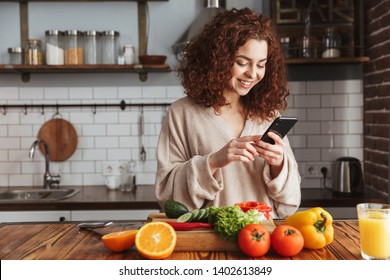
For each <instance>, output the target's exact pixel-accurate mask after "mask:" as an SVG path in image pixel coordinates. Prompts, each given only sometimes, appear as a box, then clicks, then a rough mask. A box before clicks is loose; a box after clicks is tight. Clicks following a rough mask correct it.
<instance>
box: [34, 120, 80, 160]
mask: <svg viewBox="0 0 390 280" xmlns="http://www.w3.org/2000/svg"><path fill="white" fill-rule="evenodd" d="M38 139H40V140H44V141H45V142H46V143H47V145H48V147H49V159H50V160H51V161H64V160H67V159H68V158H69V157H70V156H72V155H73V153H74V152H75V150H76V147H77V133H76V129H75V128H74V126H73V125H72V124H71V123H70V122H68V121H67V120H64V119H60V118H53V119H51V120H49V121H47V122H45V123H44V124H43V125H42V127H41V128H40V130H39V132H38ZM39 149H40V150H41V152H42V154H45V151H44V147H43V146H42V145H40V146H39Z"/></svg>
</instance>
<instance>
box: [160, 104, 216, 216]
mask: <svg viewBox="0 0 390 280" xmlns="http://www.w3.org/2000/svg"><path fill="white" fill-rule="evenodd" d="M190 129H191V128H190V127H189V125H188V124H187V123H186V118H185V115H183V114H180V113H178V112H172V110H168V112H167V115H166V118H165V120H164V123H163V126H162V128H161V132H160V136H159V140H158V145H157V164H158V168H157V170H158V172H157V178H156V198H157V200H158V202H159V204H160V206H162V207H163V205H164V203H165V201H166V200H168V199H174V200H177V201H180V202H181V203H183V204H185V205H186V206H187V207H189V208H190V209H193V208H200V207H202V206H203V205H204V204H206V203H207V202H208V201H211V200H214V198H215V196H216V194H217V193H218V192H219V191H221V189H222V188H223V184H222V176H221V173H220V171H217V172H216V173H215V174H211V171H210V168H209V165H208V159H209V156H210V154H206V155H196V153H194V152H193V151H194V150H195V147H193V145H196V144H194V142H195V141H192V139H191V131H190Z"/></svg>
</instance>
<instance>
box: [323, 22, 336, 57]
mask: <svg viewBox="0 0 390 280" xmlns="http://www.w3.org/2000/svg"><path fill="white" fill-rule="evenodd" d="M340 46H341V38H340V34H338V32H337V31H336V29H335V28H333V27H328V28H327V29H326V32H325V36H324V37H323V38H322V57H323V58H332V57H340Z"/></svg>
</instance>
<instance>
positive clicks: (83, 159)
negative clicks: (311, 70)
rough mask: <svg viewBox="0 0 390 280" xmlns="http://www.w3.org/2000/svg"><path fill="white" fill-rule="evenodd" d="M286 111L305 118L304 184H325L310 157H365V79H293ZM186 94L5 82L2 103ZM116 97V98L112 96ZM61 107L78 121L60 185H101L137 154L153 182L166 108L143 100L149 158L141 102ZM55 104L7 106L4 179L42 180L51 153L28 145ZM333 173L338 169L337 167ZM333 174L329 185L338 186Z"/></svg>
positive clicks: (55, 167) (297, 147)
mask: <svg viewBox="0 0 390 280" xmlns="http://www.w3.org/2000/svg"><path fill="white" fill-rule="evenodd" d="M289 88H290V93H291V95H290V96H289V98H288V102H289V107H288V109H287V111H286V112H285V113H284V114H285V115H294V116H297V117H298V118H299V122H298V123H297V125H296V126H295V128H294V129H293V130H292V131H291V132H290V133H289V140H290V143H291V145H292V147H293V149H294V152H295V155H296V158H297V161H298V165H299V167H300V170H301V174H302V187H303V188H305V187H314V188H321V187H322V179H321V178H320V177H316V178H313V177H307V176H306V174H305V167H306V166H307V165H308V164H311V163H316V164H321V163H323V164H331V165H333V163H334V162H335V160H336V159H337V158H338V157H341V156H353V157H357V158H359V159H360V160H362V158H363V90H362V81H361V80H344V81H302V82H300V81H299V82H290V83H289ZM182 96H183V89H182V88H181V86H143V87H142V86H137V87H69V88H68V87H64V88H61V87H47V88H42V87H20V88H16V87H15V88H13V87H0V104H30V103H34V104H55V103H56V102H58V103H61V104H75V103H76V104H77V103H80V104H81V103H92V102H93V103H97V104H104V103H118V104H119V102H120V101H121V100H124V101H126V103H171V102H173V101H175V100H176V99H178V98H180V97H182ZM107 97H109V98H107ZM94 110H95V109H94V108H82V109H80V108H73V107H70V108H60V111H59V113H60V114H61V116H62V117H63V118H64V119H66V120H69V121H70V122H71V123H72V124H73V125H74V126H75V128H76V131H77V134H78V146H77V149H76V151H75V153H74V154H73V155H72V157H70V158H69V159H68V160H66V161H64V162H51V164H50V169H51V172H52V173H53V174H57V173H58V174H60V175H61V185H102V184H104V180H103V179H104V178H103V176H102V163H103V162H104V161H129V160H131V159H133V160H136V168H135V172H136V178H137V184H154V182H155V178H156V169H157V163H156V145H157V141H158V135H159V132H160V129H161V123H162V119H163V117H164V115H165V111H166V108H165V107H164V108H163V107H161V106H153V107H144V118H145V137H144V145H145V149H146V153H147V156H146V161H145V162H142V161H140V157H139V153H140V137H139V127H140V126H139V118H140V111H141V108H139V107H127V108H126V109H125V110H124V111H122V110H120V108H119V107H118V108H116V107H114V108H112V107H110V108H105V107H97V108H96V113H95V112H94ZM54 113H55V109H51V108H46V109H45V110H44V112H42V110H41V109H38V108H34V109H28V110H27V113H26V112H25V110H24V109H23V108H21V109H13V108H9V109H8V110H7V111H4V110H3V109H2V108H0V142H1V145H0V186H2V187H6V186H11V187H12V186H40V185H42V184H43V183H42V181H43V172H44V157H43V156H42V155H41V153H40V152H37V153H35V157H34V159H30V158H29V157H28V151H29V148H30V146H31V144H32V143H33V141H34V140H35V138H36V135H37V134H38V132H39V129H40V127H41V125H42V124H43V123H44V122H45V121H48V120H49V119H51V118H52V117H53V115H54ZM331 174H333V173H332V172H331ZM331 184H332V180H331V178H328V179H327V185H328V186H331Z"/></svg>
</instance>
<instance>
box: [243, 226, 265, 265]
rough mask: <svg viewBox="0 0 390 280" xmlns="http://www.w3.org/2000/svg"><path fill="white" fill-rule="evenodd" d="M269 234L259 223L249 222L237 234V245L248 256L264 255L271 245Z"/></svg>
mask: <svg viewBox="0 0 390 280" xmlns="http://www.w3.org/2000/svg"><path fill="white" fill-rule="evenodd" d="M270 238H271V236H270V233H269V232H268V230H267V229H266V228H265V227H264V226H263V225H260V224H249V225H246V226H245V227H244V228H242V229H241V231H240V233H239V234H238V246H239V247H240V249H241V251H242V252H243V253H244V254H246V255H248V256H250V257H261V256H264V255H265V254H266V253H267V252H268V250H269V248H270V247H271V239H270Z"/></svg>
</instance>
